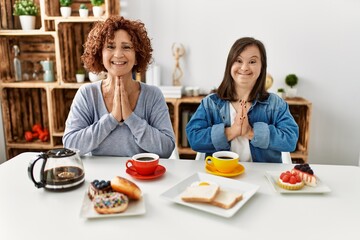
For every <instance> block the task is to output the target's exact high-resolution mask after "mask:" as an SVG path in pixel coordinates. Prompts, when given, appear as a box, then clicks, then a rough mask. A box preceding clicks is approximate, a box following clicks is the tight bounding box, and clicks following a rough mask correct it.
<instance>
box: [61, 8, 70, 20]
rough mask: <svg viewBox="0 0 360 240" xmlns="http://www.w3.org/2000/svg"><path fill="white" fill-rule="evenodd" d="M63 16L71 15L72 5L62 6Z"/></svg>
mask: <svg viewBox="0 0 360 240" xmlns="http://www.w3.org/2000/svg"><path fill="white" fill-rule="evenodd" d="M60 12H61V16H63V17H64V18H68V17H70V16H71V7H60Z"/></svg>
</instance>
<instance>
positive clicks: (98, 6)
mask: <svg viewBox="0 0 360 240" xmlns="http://www.w3.org/2000/svg"><path fill="white" fill-rule="evenodd" d="M91 4H92V6H93V8H92V10H93V14H94V17H101V16H102V15H103V12H104V9H103V7H102V5H103V4H104V0H91Z"/></svg>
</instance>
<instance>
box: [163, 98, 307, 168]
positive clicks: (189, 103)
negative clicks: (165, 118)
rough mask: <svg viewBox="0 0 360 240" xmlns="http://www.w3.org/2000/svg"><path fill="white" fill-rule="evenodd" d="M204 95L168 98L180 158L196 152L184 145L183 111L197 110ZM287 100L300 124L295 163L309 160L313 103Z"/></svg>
mask: <svg viewBox="0 0 360 240" xmlns="http://www.w3.org/2000/svg"><path fill="white" fill-rule="evenodd" d="M202 98H203V97H183V98H176V99H174V98H168V99H166V102H167V104H168V107H169V111H170V116H171V121H172V124H173V127H174V132H175V136H176V145H177V146H178V151H179V155H180V158H186V159H194V158H195V155H196V152H194V151H193V150H192V149H191V148H189V147H184V146H183V142H182V140H183V138H184V134H183V129H184V128H183V125H184V124H185V125H186V123H184V120H183V119H184V118H183V117H182V116H183V112H184V111H189V112H195V111H196V109H197V107H198V106H199V104H200V101H201V99H202ZM286 102H287V103H288V104H289V109H290V112H291V114H292V115H293V116H294V119H295V121H296V122H297V124H298V125H299V140H298V143H297V147H296V150H295V151H294V152H292V153H291V158H292V160H293V162H294V163H304V162H307V160H308V145H309V130H310V118H311V107H312V104H311V103H310V102H309V101H307V100H306V99H303V98H288V99H286ZM185 119H186V118H185Z"/></svg>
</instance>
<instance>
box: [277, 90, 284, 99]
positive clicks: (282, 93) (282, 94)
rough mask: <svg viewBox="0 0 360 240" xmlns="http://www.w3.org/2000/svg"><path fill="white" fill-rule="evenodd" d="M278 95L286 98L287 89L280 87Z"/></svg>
mask: <svg viewBox="0 0 360 240" xmlns="http://www.w3.org/2000/svg"><path fill="white" fill-rule="evenodd" d="M277 95H279V97H281V98H285V90H284V89H283V88H278V90H277Z"/></svg>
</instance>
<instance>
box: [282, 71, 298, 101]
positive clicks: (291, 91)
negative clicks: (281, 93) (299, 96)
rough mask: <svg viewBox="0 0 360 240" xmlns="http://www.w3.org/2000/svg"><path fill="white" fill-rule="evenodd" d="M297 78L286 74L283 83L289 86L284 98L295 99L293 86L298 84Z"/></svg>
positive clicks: (295, 90) (295, 91)
mask: <svg viewBox="0 0 360 240" xmlns="http://www.w3.org/2000/svg"><path fill="white" fill-rule="evenodd" d="M298 80H299V79H298V77H297V76H296V75H295V74H293V73H292V74H288V75H287V76H286V77H285V83H286V85H288V86H289V88H288V89H287V90H286V96H287V97H295V96H296V93H297V89H296V88H295V86H296V85H297V84H298Z"/></svg>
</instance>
